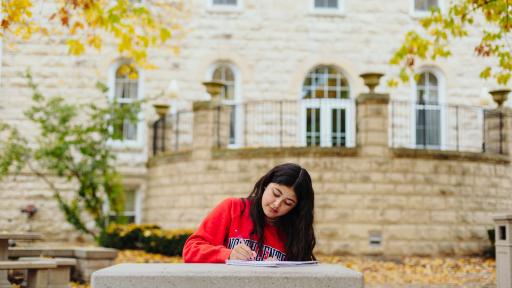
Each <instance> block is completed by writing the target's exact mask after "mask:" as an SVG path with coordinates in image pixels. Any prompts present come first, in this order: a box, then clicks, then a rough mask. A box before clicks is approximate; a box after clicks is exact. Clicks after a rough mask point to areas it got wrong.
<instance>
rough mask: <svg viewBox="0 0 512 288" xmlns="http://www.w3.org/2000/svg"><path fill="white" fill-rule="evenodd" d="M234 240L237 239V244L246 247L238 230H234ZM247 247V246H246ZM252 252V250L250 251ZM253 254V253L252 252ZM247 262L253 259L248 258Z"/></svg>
mask: <svg viewBox="0 0 512 288" xmlns="http://www.w3.org/2000/svg"><path fill="white" fill-rule="evenodd" d="M235 238H236V239H238V244H244V245H245V246H247V243H246V242H245V240H244V238H243V237H242V234H240V232H238V229H235ZM247 247H249V246H247ZM251 251H252V249H251ZM253 253H254V251H253ZM249 260H254V257H251V258H249Z"/></svg>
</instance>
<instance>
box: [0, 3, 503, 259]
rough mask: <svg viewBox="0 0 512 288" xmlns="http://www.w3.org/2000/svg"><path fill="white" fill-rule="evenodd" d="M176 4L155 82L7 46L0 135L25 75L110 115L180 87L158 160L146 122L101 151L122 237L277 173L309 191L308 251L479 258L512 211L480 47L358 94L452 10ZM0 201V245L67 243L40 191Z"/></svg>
mask: <svg viewBox="0 0 512 288" xmlns="http://www.w3.org/2000/svg"><path fill="white" fill-rule="evenodd" d="M187 5H188V7H187V8H188V15H187V31H188V32H187V35H186V37H185V38H184V39H183V41H182V43H181V49H182V52H181V53H180V54H179V55H173V54H171V53H170V52H169V49H166V48H165V47H163V48H161V49H155V50H152V51H150V58H151V61H152V62H153V63H155V64H157V65H158V69H156V70H148V71H143V70H142V69H138V70H137V71H131V72H135V73H136V75H137V77H127V75H128V74H127V72H126V65H125V64H126V63H128V62H129V61H128V60H127V59H123V58H119V57H118V55H117V54H116V52H115V49H114V48H113V47H106V48H105V49H103V50H102V51H101V52H99V53H96V52H94V53H93V52H90V53H86V54H85V55H83V56H78V57H76V56H69V55H67V47H66V46H65V44H64V43H62V42H51V41H50V40H47V39H43V38H38V37H35V38H33V39H31V40H29V41H27V42H19V43H14V44H15V45H14V46H12V45H10V44H12V43H3V46H2V50H1V51H2V54H1V55H2V57H1V59H2V61H1V63H2V65H1V74H0V81H1V82H0V95H1V96H2V102H1V104H0V105H1V106H2V108H1V113H0V119H1V120H3V121H7V122H9V123H12V124H15V125H16V126H18V127H21V128H22V129H24V130H30V128H31V127H30V124H29V123H28V122H27V121H26V120H25V119H24V118H23V116H22V115H23V114H22V111H23V110H25V109H26V108H28V107H29V105H30V101H29V99H30V90H29V89H28V88H27V85H26V83H25V79H23V78H22V77H21V76H20V73H21V72H23V71H25V69H26V68H27V67H28V66H30V67H31V70H32V73H33V75H34V78H35V80H36V81H37V82H38V83H39V84H40V88H41V90H42V91H43V92H44V93H45V94H47V95H56V94H61V95H64V96H66V98H68V99H69V100H70V101H79V102H80V101H105V100H106V99H104V96H103V95H101V94H100V93H99V92H98V91H97V90H95V83H96V82H97V81H103V82H106V83H108V85H109V87H110V90H109V91H110V92H109V99H113V98H114V97H117V98H118V99H121V100H122V101H131V100H130V99H134V98H144V97H151V96H154V95H157V94H158V93H159V92H160V91H161V90H163V89H165V88H166V87H167V85H168V83H169V82H174V83H177V86H178V87H179V90H178V92H177V96H178V98H177V99H169V100H168V101H167V103H168V104H171V111H170V112H169V114H168V115H167V116H166V117H165V119H166V124H167V129H165V130H161V129H157V130H156V131H157V133H160V134H161V133H162V131H165V138H164V139H166V141H165V144H164V145H165V146H164V147H161V146H158V145H160V144H161V142H160V141H161V139H160V138H158V137H156V138H157V140H158V141H157V144H158V145H157V148H158V149H157V151H153V150H154V149H153V145H154V143H153V142H154V141H153V136H155V135H154V131H153V128H152V126H153V123H154V121H155V120H156V119H157V116H156V114H155V112H154V111H153V109H152V107H145V109H144V111H143V112H142V113H141V115H140V117H141V121H140V122H139V123H138V124H137V125H131V124H128V123H127V124H125V125H124V126H123V127H122V131H123V139H117V140H112V146H113V147H114V149H115V150H116V151H117V152H118V154H119V160H118V165H119V169H120V170H121V171H122V172H123V174H124V176H125V178H124V179H125V180H124V181H125V184H126V187H127V196H128V197H127V205H126V207H127V209H126V210H127V211H126V215H128V216H131V217H132V220H133V221H134V222H138V223H155V224H159V225H161V226H163V227H165V228H193V227H196V226H197V225H198V224H199V222H200V221H201V219H202V218H203V217H204V216H205V215H206V213H208V211H209V210H210V209H211V208H212V207H213V206H214V205H215V204H216V203H217V202H219V201H220V200H221V199H223V198H225V197H230V196H236V197H242V196H245V195H247V194H248V193H249V192H250V190H251V189H252V186H253V185H254V183H255V181H256V180H257V179H258V178H259V177H260V176H261V175H263V173H265V172H266V171H267V170H269V169H270V168H272V167H273V166H274V165H276V164H279V163H283V162H296V163H298V164H300V165H303V166H304V167H305V168H306V169H308V171H310V173H311V175H312V177H313V183H314V188H315V192H316V226H315V227H316V231H317V238H318V247H317V249H318V251H320V252H324V253H356V254H357V253H366V254H387V255H404V254H459V255H462V254H472V253H478V252H480V251H481V250H482V249H483V248H484V247H485V246H487V245H488V244H489V242H488V239H487V231H486V230H487V229H488V228H491V227H492V217H491V216H492V215H493V214H494V213H496V212H504V211H510V210H511V209H512V197H511V191H512V167H511V165H510V155H509V153H508V151H510V149H511V143H512V141H511V140H510V138H509V133H510V131H511V129H512V128H511V127H512V125H511V123H510V119H511V117H507V116H506V113H507V111H508V110H507V108H500V109H501V110H500V111H505V113H502V114H499V115H505V116H504V117H503V118H500V119H501V121H500V120H499V119H498V118H492V117H491V118H489V117H486V115H487V114H485V112H484V107H482V106H481V105H480V104H481V102H482V97H483V96H485V97H489V96H487V93H486V91H487V89H492V88H493V87H492V86H491V84H489V83H486V82H483V81H482V80H481V79H479V78H478V75H479V71H480V70H481V69H482V67H483V64H484V63H483V60H482V59H478V58H476V57H474V55H473V51H472V49H468V47H472V46H473V45H474V43H476V38H468V39H464V40H461V41H456V42H454V43H453V50H454V52H455V53H454V54H455V55H454V56H453V57H452V58H449V59H447V60H440V61H439V62H435V63H434V62H425V63H420V65H419V72H420V73H421V77H420V79H419V81H418V82H417V83H416V82H414V83H411V84H410V85H402V86H400V87H399V88H396V89H388V88H386V87H385V85H381V86H378V87H377V88H376V91H377V92H378V93H374V92H372V93H368V90H367V88H366V87H365V86H364V84H363V80H362V79H361V78H360V77H359V75H360V74H362V73H365V72H371V71H373V72H375V71H377V72H381V73H385V74H388V75H391V74H392V73H395V69H396V68H395V67H391V66H389V65H388V61H389V59H390V57H391V55H392V53H393V51H394V50H395V49H396V48H397V47H399V45H400V43H401V41H402V39H403V35H404V34H405V32H407V31H408V30H410V29H418V27H419V25H418V19H419V17H421V16H422V15H425V13H427V11H428V10H429V9H430V8H431V7H432V6H438V7H440V8H441V9H442V10H446V9H447V7H446V6H447V1H446V0H437V1H435V0H433V1H421V0H400V1H377V0H369V1H352V0H323V1H322V0H300V1H292V0H284V1H271V0H258V1H256V0H192V1H187ZM48 45H51V49H48ZM11 46H12V47H11ZM205 80H217V81H222V82H223V83H225V85H226V89H225V90H224V91H223V92H222V95H221V99H222V100H221V102H222V107H221V108H218V109H217V108H214V109H212V108H211V106H210V104H209V103H208V102H204V101H205V100H208V99H209V98H208V97H209V96H208V95H207V93H206V92H205V89H204V87H203V85H202V82H204V81H205ZM487 101H488V100H487ZM491 105H492V104H491ZM505 105H507V104H505ZM148 106H149V105H148ZM487 108H489V109H495V106H488V107H487ZM508 113H510V112H508ZM497 119H498V120H497ZM496 121H498V122H496ZM496 133H497V134H496ZM496 135H497V136H496ZM156 136H158V134H157V135H156ZM154 152H158V153H154ZM62 185H63V187H65V186H69V189H72V188H73V187H72V185H71V184H66V183H62ZM0 199H1V201H0V230H1V229H7V230H11V229H23V230H35V231H41V232H43V233H45V235H46V236H47V238H49V239H52V240H56V241H61V240H69V241H75V240H76V237H77V235H76V233H72V228H71V227H70V226H69V225H68V224H66V223H65V221H64V219H63V217H60V216H56V215H58V213H57V212H56V211H57V210H58V208H57V206H56V203H55V202H54V201H53V200H52V198H51V192H50V191H49V189H47V188H46V186H45V185H44V183H43V182H42V181H40V180H38V179H37V178H36V177H35V176H34V175H31V174H29V173H25V174H22V175H20V176H18V177H16V178H15V179H8V180H7V181H4V182H3V183H2V184H1V186H0ZM28 204H36V205H37V207H38V208H39V212H38V213H37V214H36V215H35V217H34V218H33V219H30V220H28V219H26V217H25V216H24V215H23V214H22V213H20V209H21V208H23V207H24V206H26V205H28Z"/></svg>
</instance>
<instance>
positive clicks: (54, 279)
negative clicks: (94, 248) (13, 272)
mask: <svg viewBox="0 0 512 288" xmlns="http://www.w3.org/2000/svg"><path fill="white" fill-rule="evenodd" d="M47 260H51V261H55V263H56V264H57V267H55V268H53V269H49V270H48V283H49V286H48V287H51V288H67V287H69V282H70V281H71V268H73V267H75V266H76V264H77V261H76V259H73V258H51V259H49V258H37V257H23V258H20V259H19V261H33V262H35V261H47Z"/></svg>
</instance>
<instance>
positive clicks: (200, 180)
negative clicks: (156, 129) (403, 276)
mask: <svg viewBox="0 0 512 288" xmlns="http://www.w3.org/2000/svg"><path fill="white" fill-rule="evenodd" d="M248 150H251V149H248ZM283 150H286V149H283ZM312 150H313V151H312ZM281 152H282V153H281V154H282V155H280V156H277V155H276V154H277V153H274V152H273V151H268V149H252V150H251V151H247V150H241V151H231V150H218V151H216V153H217V154H218V155H216V156H215V157H214V158H213V159H212V160H210V161H208V162H207V161H204V160H200V159H193V157H191V155H184V156H183V158H179V159H178V158H177V159H172V156H163V157H161V158H160V159H153V162H152V164H151V165H150V168H149V176H148V177H149V178H148V191H147V195H146V199H145V210H144V222H148V223H156V224H159V225H162V226H163V227H166V228H195V227H197V226H198V225H199V223H200V222H201V220H202V219H203V218H204V217H205V216H206V215H207V213H208V212H209V211H210V210H211V209H212V208H213V207H214V206H215V205H216V204H217V203H219V202H220V201H221V200H222V199H224V198H226V197H245V196H247V195H248V194H249V193H250V192H251V190H252V188H253V185H254V183H256V181H257V180H258V179H259V177H261V176H263V175H264V173H265V172H267V170H269V169H271V168H272V167H273V166H275V165H277V164H281V163H284V162H294V163H298V164H300V165H302V166H303V167H304V168H306V169H307V170H308V171H309V172H310V174H311V176H312V179H313V187H314V189H315V193H316V194H315V200H316V201H315V202H316V207H315V217H316V222H315V225H316V226H315V227H316V233H317V238H318V245H317V251H318V252H322V253H335V254H340V253H354V254H360V253H364V254H373V253H376V254H389V255H410V254H419V255H430V254H457V255H468V254H474V253H479V252H481V251H482V249H483V248H484V247H486V246H488V245H489V241H488V239H487V229H491V228H492V223H493V222H492V215H493V214H495V213H496V212H505V211H510V210H512V197H511V195H510V191H512V180H511V179H512V169H511V167H510V165H509V164H508V163H505V162H500V161H499V160H498V161H497V160H496V159H484V158H483V157H482V159H480V160H476V161H475V160H474V159H464V157H459V156H456V155H447V154H445V153H442V152H434V153H431V154H429V153H427V152H425V153H421V152H422V151H418V153H417V154H416V155H414V156H412V157H411V156H409V155H407V154H406V153H401V151H400V150H391V155H390V156H389V157H374V156H364V155H362V153H361V150H359V149H358V150H356V151H355V155H350V156H338V155H330V154H331V153H329V152H330V151H329V150H327V151H321V150H318V151H315V149H307V148H303V149H296V150H295V151H292V150H290V151H281ZM314 152H316V153H314ZM244 154H246V155H244ZM322 154H324V155H322ZM370 231H378V232H380V233H381V235H382V245H380V246H374V245H370V244H369V233H370Z"/></svg>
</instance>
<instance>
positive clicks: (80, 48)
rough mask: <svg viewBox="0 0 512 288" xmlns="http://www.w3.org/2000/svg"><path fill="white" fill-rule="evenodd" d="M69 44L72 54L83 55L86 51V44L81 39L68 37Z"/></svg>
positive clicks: (69, 50)
mask: <svg viewBox="0 0 512 288" xmlns="http://www.w3.org/2000/svg"><path fill="white" fill-rule="evenodd" d="M67 44H68V52H69V54H71V55H81V54H83V53H84V52H85V46H84V44H83V43H82V42H81V41H80V40H76V39H68V41H67Z"/></svg>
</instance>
